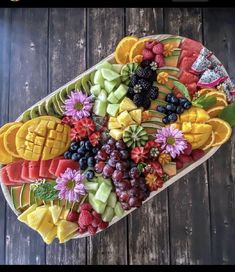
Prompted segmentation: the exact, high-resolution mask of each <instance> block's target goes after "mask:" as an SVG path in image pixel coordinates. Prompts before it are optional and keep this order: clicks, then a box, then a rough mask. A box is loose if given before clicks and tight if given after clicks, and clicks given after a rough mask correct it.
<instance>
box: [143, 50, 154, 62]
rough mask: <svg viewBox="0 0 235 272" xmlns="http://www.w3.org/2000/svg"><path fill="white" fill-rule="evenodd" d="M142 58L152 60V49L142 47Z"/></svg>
mask: <svg viewBox="0 0 235 272" xmlns="http://www.w3.org/2000/svg"><path fill="white" fill-rule="evenodd" d="M142 55H143V60H154V54H153V52H152V51H150V50H148V49H146V48H144V49H143V51H142Z"/></svg>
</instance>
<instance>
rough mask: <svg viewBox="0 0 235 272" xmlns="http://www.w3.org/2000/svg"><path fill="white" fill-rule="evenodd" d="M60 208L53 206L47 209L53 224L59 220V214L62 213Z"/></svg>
mask: <svg viewBox="0 0 235 272" xmlns="http://www.w3.org/2000/svg"><path fill="white" fill-rule="evenodd" d="M62 209H63V208H62V207H60V206H57V205H53V206H51V207H49V211H50V212H51V216H52V220H53V223H54V224H56V223H57V222H58V220H59V218H60V214H61V212H62Z"/></svg>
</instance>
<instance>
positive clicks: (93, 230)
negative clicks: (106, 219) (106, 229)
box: [88, 225, 97, 235]
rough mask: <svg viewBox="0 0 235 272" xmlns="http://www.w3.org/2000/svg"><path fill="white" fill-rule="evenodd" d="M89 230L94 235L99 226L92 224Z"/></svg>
mask: <svg viewBox="0 0 235 272" xmlns="http://www.w3.org/2000/svg"><path fill="white" fill-rule="evenodd" d="M88 232H89V233H90V234H92V235H94V234H96V232H97V227H93V226H92V225H90V226H88Z"/></svg>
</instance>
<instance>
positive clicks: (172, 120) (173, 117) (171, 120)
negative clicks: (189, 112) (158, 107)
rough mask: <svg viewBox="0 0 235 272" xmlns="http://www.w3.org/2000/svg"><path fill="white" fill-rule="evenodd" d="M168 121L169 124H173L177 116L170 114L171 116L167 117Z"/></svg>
mask: <svg viewBox="0 0 235 272" xmlns="http://www.w3.org/2000/svg"><path fill="white" fill-rule="evenodd" d="M168 120H169V121H170V122H175V121H176V120H177V114H175V113H172V114H170V115H168Z"/></svg>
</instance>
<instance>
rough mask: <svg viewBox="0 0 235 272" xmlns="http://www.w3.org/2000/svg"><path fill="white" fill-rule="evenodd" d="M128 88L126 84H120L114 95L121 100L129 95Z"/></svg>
mask: <svg viewBox="0 0 235 272" xmlns="http://www.w3.org/2000/svg"><path fill="white" fill-rule="evenodd" d="M127 90H128V87H127V86H126V85H124V84H120V86H119V87H118V88H117V90H116V91H115V92H114V95H115V96H116V97H117V99H118V100H121V99H122V98H123V97H124V96H125V95H126V93H127Z"/></svg>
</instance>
